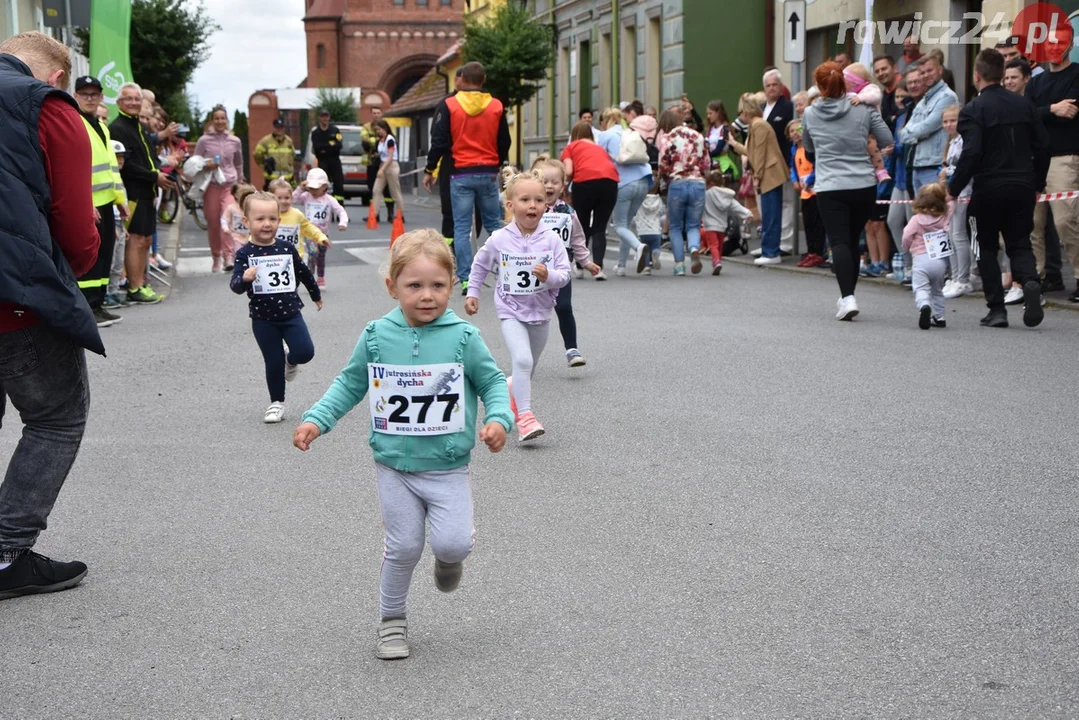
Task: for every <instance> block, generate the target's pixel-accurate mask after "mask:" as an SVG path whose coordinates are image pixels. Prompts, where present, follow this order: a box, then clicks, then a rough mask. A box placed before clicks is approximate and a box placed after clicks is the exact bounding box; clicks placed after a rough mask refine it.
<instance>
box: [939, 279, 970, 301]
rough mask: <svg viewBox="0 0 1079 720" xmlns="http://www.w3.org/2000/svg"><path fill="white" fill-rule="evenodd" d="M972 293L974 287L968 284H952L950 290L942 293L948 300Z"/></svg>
mask: <svg viewBox="0 0 1079 720" xmlns="http://www.w3.org/2000/svg"><path fill="white" fill-rule="evenodd" d="M972 292H974V286H973V285H971V284H970V283H960V282H953V283H952V287H951V289H948V290H945V291H944V297H946V298H948V299H949V300H950V299H952V298H957V297H963V296H964V295H966V294H967V293H972Z"/></svg>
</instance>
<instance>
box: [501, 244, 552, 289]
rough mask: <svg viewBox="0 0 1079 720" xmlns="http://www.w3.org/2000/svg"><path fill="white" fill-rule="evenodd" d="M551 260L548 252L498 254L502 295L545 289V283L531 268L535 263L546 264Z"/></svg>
mask: <svg viewBox="0 0 1079 720" xmlns="http://www.w3.org/2000/svg"><path fill="white" fill-rule="evenodd" d="M550 262H551V256H550V255H549V254H543V255H540V254H536V253H528V254H526V255H516V254H514V253H500V254H499V261H498V263H499V268H498V271H499V272H498V282H499V284H500V285H501V286H502V294H503V295H535V294H536V293H538V292H542V291H544V290H546V289H547V285H546V284H545V283H543V282H540V279H539V278H538V277H536V276H535V275H533V274H532V268H534V267H536V265H547V264H549V263H550Z"/></svg>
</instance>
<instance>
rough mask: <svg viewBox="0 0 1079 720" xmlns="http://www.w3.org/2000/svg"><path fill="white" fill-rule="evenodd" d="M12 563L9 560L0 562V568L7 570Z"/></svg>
mask: <svg viewBox="0 0 1079 720" xmlns="http://www.w3.org/2000/svg"><path fill="white" fill-rule="evenodd" d="M10 564H11V563H9V562H0V570H7V566H8V565H10Z"/></svg>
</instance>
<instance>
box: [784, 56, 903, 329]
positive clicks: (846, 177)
mask: <svg viewBox="0 0 1079 720" xmlns="http://www.w3.org/2000/svg"><path fill="white" fill-rule="evenodd" d="M813 77H814V80H816V83H817V88H818V89H819V90H820V93H821V97H820V99H819V100H817V101H816V102H815V103H813V104H812V105H810V106H809V107H808V108H806V111H805V114H804V115H803V116H802V142H803V145H804V146H805V150H806V157H807V159H809V161H810V162H812V163H814V165H815V167H814V172H815V173H816V176H817V181H816V184H815V185H814V189H815V190H816V192H817V208H818V209H819V210H820V215H821V220H823V221H824V228H825V230H826V231H827V233H828V241H829V242H830V243H831V246H832V268H833V272H834V273H835V276H836V280H837V281H838V282H839V295H840V298H839V302H838V303H837V305H838V312H837V313H836V318H837V319H839V320H851V319H853V318H854V316H855V315H857V314H858V303H857V302H855V300H854V286H855V285H856V284H857V283H858V238H859V237H860V236H861V234H862V231H864V230H865V224H866V221H868V220H869V217H870V215H871V213H872V211H873V206H874V205H875V204H876V202H877V176H876V173H875V171H874V170H873V164H872V162H870V160H869V152H868V150H867V145H868V137H869V135H870V133H872V135H873V136H874V137H875V138H876V139H877V144H878V145H879V146H880V147H888V146H889V145H891V144H892V142H893V140H892V133H891V132H890V131H889V130H888V126H887V125H886V124H885V122H884V118H882V117H881V116H880V113H879V112H877V111H876V110H875V109H873V108H871V107H868V106H866V105H851V102H850V100H849V99H848V97H847V87H846V83H845V81H844V79H843V69H842V68H841V67H840V66H839V65H838V64H837V63H834V62H826V63H824V64H822V65H820V66H819V67H818V68H817V69H816V71H815V72H814V73H813Z"/></svg>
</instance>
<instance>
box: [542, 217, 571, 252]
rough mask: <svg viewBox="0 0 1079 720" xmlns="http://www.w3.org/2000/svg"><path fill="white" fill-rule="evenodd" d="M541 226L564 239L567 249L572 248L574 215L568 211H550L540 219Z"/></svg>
mask: <svg viewBox="0 0 1079 720" xmlns="http://www.w3.org/2000/svg"><path fill="white" fill-rule="evenodd" d="M540 227H543V228H545V229H547V230H550V231H551V232H553V233H554V234H555V235H557V236H558V237H559V238H561V240H562V244H563V245H564V246H565V247H566V249H567V250H569V249H570V242H569V236H570V232H571V231H572V229H573V216H572V215H567V214H566V213H556V212H548V213H545V214H544V216H543V219H542V220H541V221H540Z"/></svg>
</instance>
